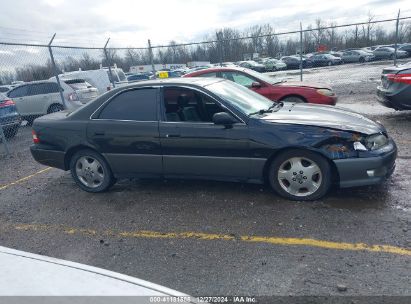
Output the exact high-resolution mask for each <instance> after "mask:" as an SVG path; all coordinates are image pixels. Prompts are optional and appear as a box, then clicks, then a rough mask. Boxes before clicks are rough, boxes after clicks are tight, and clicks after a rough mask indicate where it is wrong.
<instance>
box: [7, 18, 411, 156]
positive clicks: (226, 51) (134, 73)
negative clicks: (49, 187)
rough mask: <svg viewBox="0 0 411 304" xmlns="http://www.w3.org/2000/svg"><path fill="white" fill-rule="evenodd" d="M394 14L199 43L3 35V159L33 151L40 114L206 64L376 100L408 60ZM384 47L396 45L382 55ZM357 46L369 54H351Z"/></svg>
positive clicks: (404, 26) (406, 32)
mask: <svg viewBox="0 0 411 304" xmlns="http://www.w3.org/2000/svg"><path fill="white" fill-rule="evenodd" d="M396 17H397V18H392V19H385V20H374V19H373V18H371V17H370V18H369V19H368V20H367V21H366V22H362V23H353V24H347V25H337V24H334V23H329V24H323V23H322V22H321V21H320V20H317V22H316V24H315V25H314V26H309V27H306V28H303V27H302V26H301V28H300V29H298V30H295V31H289V32H281V33H280V32H278V33H276V32H275V31H274V29H273V28H272V27H271V26H270V25H268V24H267V25H264V26H254V27H251V28H249V29H248V30H247V32H246V33H240V31H238V30H235V29H229V28H227V29H222V30H219V31H217V32H216V33H214V34H213V35H211V36H209V37H208V38H207V39H205V40H204V41H200V42H193V43H183V44H180V43H176V42H170V43H169V44H168V45H155V44H152V41H150V40H148V41H147V45H146V46H143V47H139V48H127V47H122V48H115V47H110V43H109V40H107V42H106V44H105V45H102V46H101V47H74V46H67V45H57V44H54V43H53V39H54V36H53V39H51V41H50V42H49V43H48V44H23V43H14V42H1V41H0V126H1V127H0V157H5V156H7V155H18V154H19V153H20V152H21V151H22V150H24V149H25V148H26V149H27V147H28V146H29V145H30V143H31V127H30V126H31V124H32V123H33V121H34V119H36V118H37V117H39V116H42V115H46V114H50V113H53V112H56V111H60V110H63V109H69V110H74V109H76V108H79V107H81V106H83V105H84V104H86V103H87V102H89V101H90V100H92V99H93V98H95V97H97V96H99V95H101V94H103V93H105V92H107V91H108V90H111V89H112V88H115V87H118V86H122V85H125V84H127V83H131V82H137V81H142V80H146V79H153V78H157V77H164V75H167V76H168V77H180V76H182V75H183V74H184V73H187V72H188V71H193V70H195V69H200V68H204V67H211V66H232V65H239V66H243V67H248V68H251V69H254V70H256V71H258V72H262V73H265V74H266V75H267V76H270V77H272V78H273V79H274V80H277V79H278V80H279V81H280V80H288V81H292V80H296V81H301V80H304V81H309V82H321V83H326V84H328V85H330V86H331V87H332V88H333V90H334V91H335V92H336V94H337V95H338V96H339V100H340V102H344V103H348V104H349V103H355V102H362V101H366V100H373V99H375V89H376V86H377V84H378V82H379V79H380V74H381V70H382V68H383V67H384V66H387V65H393V64H394V65H395V64H399V63H402V62H406V61H410V59H409V56H410V55H411V49H407V48H404V49H403V45H402V44H403V43H410V42H411V17H400V16H399V15H398V16H396ZM378 45H389V46H391V47H393V50H394V51H392V49H390V51H391V52H390V53H387V54H383V55H378V54H377V52H376V51H375V48H376V47H377V46H378ZM352 49H361V52H364V54H365V55H366V54H368V55H367V56H354V55H353V54H351V55H352V56H351V57H350V56H349V55H350V53H349V52H350V51H351V50H352ZM407 50H408V51H407ZM325 54H328V55H332V56H333V58H337V59H332V60H330V59H327V58H329V57H327V58H325V59H324V58H322V57H321V55H325ZM328 55H327V56H328ZM162 72H167V73H165V74H162Z"/></svg>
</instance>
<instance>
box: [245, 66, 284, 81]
mask: <svg viewBox="0 0 411 304" xmlns="http://www.w3.org/2000/svg"><path fill="white" fill-rule="evenodd" d="M244 72H246V73H247V74H250V75H251V76H253V77H255V78H257V79H260V80H262V81H265V82H268V83H278V82H282V80H277V79H274V78H273V77H271V76H268V75H265V74H262V73H258V72H256V71H253V70H250V69H244Z"/></svg>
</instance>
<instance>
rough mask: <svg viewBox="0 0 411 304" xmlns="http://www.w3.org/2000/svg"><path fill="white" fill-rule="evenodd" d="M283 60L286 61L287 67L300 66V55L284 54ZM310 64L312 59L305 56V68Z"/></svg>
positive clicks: (295, 67)
mask: <svg viewBox="0 0 411 304" xmlns="http://www.w3.org/2000/svg"><path fill="white" fill-rule="evenodd" d="M280 60H281V61H283V62H285V64H286V65H287V69H299V68H300V62H301V60H300V56H283V57H281V58H280ZM308 66H310V61H309V60H308V59H307V58H304V57H303V68H306V67H308Z"/></svg>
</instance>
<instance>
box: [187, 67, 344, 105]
mask: <svg viewBox="0 0 411 304" xmlns="http://www.w3.org/2000/svg"><path fill="white" fill-rule="evenodd" d="M184 77H218V78H224V79H227V80H231V81H233V82H235V83H238V84H240V85H242V86H245V87H247V88H249V89H251V90H253V91H255V92H257V93H259V94H261V95H263V96H265V97H267V98H268V99H270V100H273V101H278V100H280V101H286V102H287V101H288V102H300V103H302V102H308V103H318V104H327V105H335V104H336V102H337V96H336V95H335V93H334V92H333V91H332V90H331V88H330V87H328V86H326V85H322V84H314V83H306V82H299V81H290V82H288V81H279V80H276V79H275V78H273V77H270V76H267V75H264V74H261V73H257V72H255V71H252V70H249V69H245V68H213V69H207V70H201V71H197V72H194V73H190V74H187V75H184Z"/></svg>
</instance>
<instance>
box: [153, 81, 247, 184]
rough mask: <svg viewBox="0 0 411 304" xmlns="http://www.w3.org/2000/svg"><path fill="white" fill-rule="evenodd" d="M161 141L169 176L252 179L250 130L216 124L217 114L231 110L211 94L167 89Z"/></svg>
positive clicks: (166, 174)
mask: <svg viewBox="0 0 411 304" xmlns="http://www.w3.org/2000/svg"><path fill="white" fill-rule="evenodd" d="M162 108H163V117H162V121H161V122H160V140H161V146H162V151H163V170H164V175H165V176H166V177H175V176H180V177H184V176H190V177H197V178H213V179H220V178H221V179H234V180H246V179H247V177H248V176H249V170H250V160H249V143H248V127H247V125H246V124H245V123H243V122H242V121H241V120H239V119H238V122H237V123H235V124H233V126H232V128H226V127H224V126H221V125H215V124H214V123H213V122H212V117H213V115H214V114H215V113H218V112H224V111H228V110H226V109H224V108H223V107H222V106H221V105H220V104H219V103H218V101H216V100H215V99H214V98H212V97H210V96H208V95H207V94H205V93H203V92H200V91H198V90H195V89H191V88H181V87H165V88H164V90H163V102H162Z"/></svg>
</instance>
